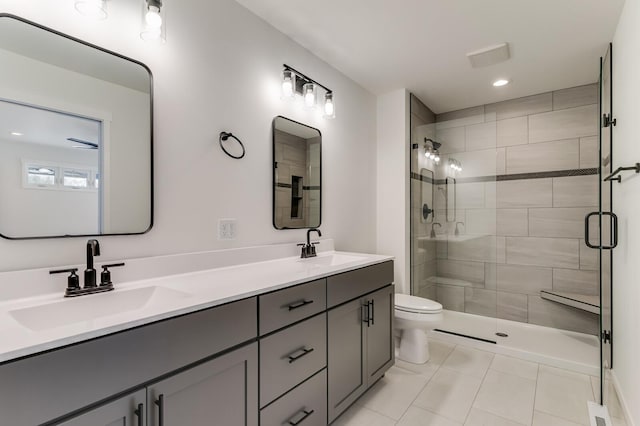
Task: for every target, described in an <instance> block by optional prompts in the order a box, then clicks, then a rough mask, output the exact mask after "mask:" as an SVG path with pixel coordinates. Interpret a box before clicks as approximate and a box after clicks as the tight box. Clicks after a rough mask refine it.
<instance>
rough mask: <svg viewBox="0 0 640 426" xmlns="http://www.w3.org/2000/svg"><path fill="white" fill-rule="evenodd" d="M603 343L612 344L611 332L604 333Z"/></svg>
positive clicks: (605, 331)
mask: <svg viewBox="0 0 640 426" xmlns="http://www.w3.org/2000/svg"><path fill="white" fill-rule="evenodd" d="M602 342H603V343H611V331H609V330H604V331H603V332H602Z"/></svg>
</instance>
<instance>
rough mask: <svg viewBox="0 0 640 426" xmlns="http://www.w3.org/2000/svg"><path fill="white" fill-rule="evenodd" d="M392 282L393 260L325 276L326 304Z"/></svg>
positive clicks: (360, 294) (344, 300)
mask: <svg viewBox="0 0 640 426" xmlns="http://www.w3.org/2000/svg"><path fill="white" fill-rule="evenodd" d="M392 282H393V261H388V262H384V263H378V264H376V265H371V266H367V267H365V268H361V269H356V270H355V271H349V272H345V273H343V274H338V275H334V276H332V277H329V278H327V305H328V306H329V307H333V306H336V305H339V304H341V303H344V302H347V301H349V300H352V299H355V298H356V297H360V296H362V295H363V294H366V293H369V292H372V291H374V290H377V289H379V288H381V287H384V286H386V285H388V284H391V283H392Z"/></svg>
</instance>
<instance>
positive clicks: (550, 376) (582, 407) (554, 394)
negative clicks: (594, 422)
mask: <svg viewBox="0 0 640 426" xmlns="http://www.w3.org/2000/svg"><path fill="white" fill-rule="evenodd" d="M593 400H594V398H593V390H592V389H591V380H590V379H589V376H587V375H584V374H579V373H574V372H571V371H566V370H561V369H559V368H553V367H547V366H544V365H541V366H540V368H539V372H538V385H537V389H536V403H535V409H536V410H538V411H542V412H544V413H547V414H551V415H554V416H556V417H561V418H563V419H566V420H571V421H572V422H574V423H579V424H584V425H588V424H589V414H588V409H587V401H593Z"/></svg>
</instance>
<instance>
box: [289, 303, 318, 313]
mask: <svg viewBox="0 0 640 426" xmlns="http://www.w3.org/2000/svg"><path fill="white" fill-rule="evenodd" d="M310 303H313V300H301V301H299V302H294V303H292V304H290V305H289V310H290V311H293V310H294V309H298V308H302V307H303V306H305V305H308V304H310Z"/></svg>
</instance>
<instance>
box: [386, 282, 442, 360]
mask: <svg viewBox="0 0 640 426" xmlns="http://www.w3.org/2000/svg"><path fill="white" fill-rule="evenodd" d="M442 318H443V316H442V305H441V304H440V303H438V302H434V301H433V300H429V299H425V298H422V297H417V296H410V295H408V294H396V295H395V320H396V322H395V338H396V358H398V359H401V360H403V361H407V362H411V363H413V364H424V363H425V362H427V361H429V342H428V341H427V331H429V330H433V329H434V328H437V327H438V326H439V325H440V324H441V323H442Z"/></svg>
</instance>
